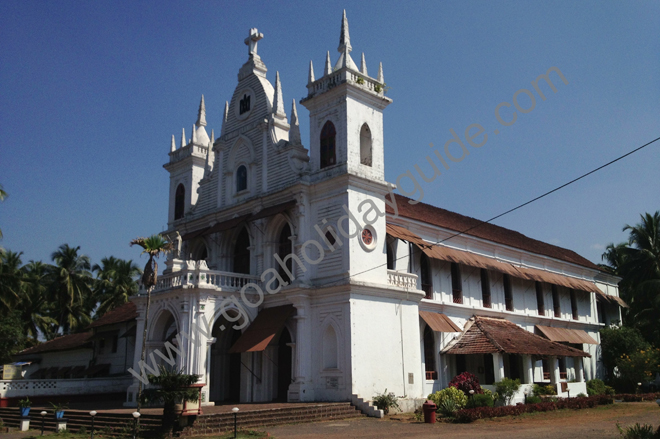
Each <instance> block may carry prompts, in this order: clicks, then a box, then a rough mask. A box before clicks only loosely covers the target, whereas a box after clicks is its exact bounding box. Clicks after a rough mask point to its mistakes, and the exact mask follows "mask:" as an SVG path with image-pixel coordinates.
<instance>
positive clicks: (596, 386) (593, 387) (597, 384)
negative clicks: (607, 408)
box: [587, 378, 606, 396]
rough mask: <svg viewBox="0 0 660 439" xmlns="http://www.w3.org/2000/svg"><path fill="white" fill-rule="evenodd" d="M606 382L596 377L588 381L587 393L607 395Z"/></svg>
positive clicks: (590, 394)
mask: <svg viewBox="0 0 660 439" xmlns="http://www.w3.org/2000/svg"><path fill="white" fill-rule="evenodd" d="M605 387H606V386H605V383H604V382H603V380H599V379H598V378H595V379H593V380H589V381H587V393H588V394H589V396H595V395H605Z"/></svg>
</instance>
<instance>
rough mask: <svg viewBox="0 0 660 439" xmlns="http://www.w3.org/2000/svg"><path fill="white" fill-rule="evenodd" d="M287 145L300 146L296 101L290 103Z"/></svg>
mask: <svg viewBox="0 0 660 439" xmlns="http://www.w3.org/2000/svg"><path fill="white" fill-rule="evenodd" d="M289 143H292V144H294V145H301V144H302V141H301V140H300V124H299V123H298V110H297V109H296V100H295V99H294V100H293V102H292V103H291V129H290V130H289Z"/></svg>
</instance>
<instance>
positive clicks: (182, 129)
mask: <svg viewBox="0 0 660 439" xmlns="http://www.w3.org/2000/svg"><path fill="white" fill-rule="evenodd" d="M184 146H186V129H185V128H181V147H182V148H183V147H184Z"/></svg>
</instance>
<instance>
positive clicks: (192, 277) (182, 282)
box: [140, 264, 262, 293]
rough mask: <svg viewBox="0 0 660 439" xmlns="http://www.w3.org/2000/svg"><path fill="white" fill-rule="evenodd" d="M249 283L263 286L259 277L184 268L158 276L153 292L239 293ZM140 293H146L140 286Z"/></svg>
mask: <svg viewBox="0 0 660 439" xmlns="http://www.w3.org/2000/svg"><path fill="white" fill-rule="evenodd" d="M193 265H195V264H193ZM198 265H199V264H198ZM249 283H253V284H257V285H259V287H261V286H262V285H261V279H259V277H258V276H251V275H249V274H242V273H230V272H226V271H218V270H209V269H207V268H184V269H183V270H180V271H176V272H173V273H168V274H163V275H160V276H158V280H157V283H156V288H154V290H153V291H152V292H153V293H157V292H160V291H165V290H169V289H172V288H205V289H212V290H217V291H238V290H240V289H241V288H243V287H244V286H245V285H247V284H249ZM140 291H141V293H143V292H144V287H143V286H142V285H140Z"/></svg>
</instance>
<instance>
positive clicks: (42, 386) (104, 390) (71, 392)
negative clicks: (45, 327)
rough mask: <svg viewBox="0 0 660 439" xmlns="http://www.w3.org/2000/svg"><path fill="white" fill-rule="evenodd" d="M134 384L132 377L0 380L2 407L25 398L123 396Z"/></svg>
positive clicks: (0, 402) (0, 401) (0, 403)
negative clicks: (117, 394) (119, 394)
mask: <svg viewBox="0 0 660 439" xmlns="http://www.w3.org/2000/svg"><path fill="white" fill-rule="evenodd" d="M132 382H133V378H132V377H110V378H74V379H45V380H0V406H1V407H8V406H9V405H11V402H12V401H13V400H18V399H23V398H25V397H29V398H30V399H35V400H36V399H39V398H42V397H54V396H72V397H76V396H82V395H97V394H116V393H121V394H123V393H125V392H126V389H127V388H128V386H130V385H131V383H132Z"/></svg>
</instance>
